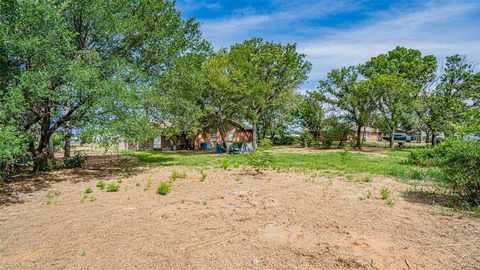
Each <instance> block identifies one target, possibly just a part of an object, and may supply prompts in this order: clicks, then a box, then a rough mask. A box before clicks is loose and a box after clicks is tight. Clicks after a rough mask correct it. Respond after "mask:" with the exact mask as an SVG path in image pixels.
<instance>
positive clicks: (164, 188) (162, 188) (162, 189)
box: [157, 182, 172, 195]
mask: <svg viewBox="0 0 480 270" xmlns="http://www.w3.org/2000/svg"><path fill="white" fill-rule="evenodd" d="M171 187H172V183H170V182H162V183H160V185H159V186H158V188H157V194H160V195H167V194H168V192H170V188H171Z"/></svg>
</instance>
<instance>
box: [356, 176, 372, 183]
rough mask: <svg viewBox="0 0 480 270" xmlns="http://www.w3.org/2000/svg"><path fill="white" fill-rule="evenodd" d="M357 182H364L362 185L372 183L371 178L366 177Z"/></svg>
mask: <svg viewBox="0 0 480 270" xmlns="http://www.w3.org/2000/svg"><path fill="white" fill-rule="evenodd" d="M359 181H360V182H364V183H370V182H372V181H373V178H372V177H371V176H369V175H367V176H364V177H362V178H360V180H359Z"/></svg>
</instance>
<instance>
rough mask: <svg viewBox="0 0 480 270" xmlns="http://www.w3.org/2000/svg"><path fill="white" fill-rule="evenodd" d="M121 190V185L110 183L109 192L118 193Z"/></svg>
mask: <svg viewBox="0 0 480 270" xmlns="http://www.w3.org/2000/svg"><path fill="white" fill-rule="evenodd" d="M119 190H120V185H119V184H116V183H110V184H108V185H107V189H106V191H107V192H117V191H119Z"/></svg>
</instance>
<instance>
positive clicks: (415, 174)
mask: <svg viewBox="0 0 480 270" xmlns="http://www.w3.org/2000/svg"><path fill="white" fill-rule="evenodd" d="M271 153H272V156H273V157H274V159H275V164H274V167H273V170H276V171H282V170H293V171H305V170H320V171H329V172H332V173H344V174H356V173H364V174H371V175H386V176H394V177H397V178H400V179H404V180H408V179H415V180H421V179H424V178H426V177H431V178H434V179H439V180H441V179H442V177H444V176H443V175H442V173H441V172H440V171H439V170H438V169H435V168H417V167H415V166H414V165H411V164H406V163H405V162H404V160H405V159H406V158H407V156H408V153H409V151H408V150H400V149H399V150H393V151H387V152H384V153H375V154H369V153H361V152H354V151H350V152H349V153H348V159H345V154H344V153H343V152H342V151H337V152H333V151H319V152H318V153H285V152H283V153H282V152H278V151H275V150H273V151H272V152H271ZM126 154H127V155H130V156H135V157H138V159H139V160H140V161H143V162H148V163H156V164H159V165H162V166H186V167H195V166H197V167H205V166H212V167H217V168H218V167H220V168H222V167H225V166H224V165H225V164H229V166H232V167H239V166H246V165H247V164H248V155H214V154H210V153H205V152H188V153H187V152H186V153H165V152H159V151H127V152H126Z"/></svg>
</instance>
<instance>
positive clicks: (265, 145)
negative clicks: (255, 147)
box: [259, 138, 273, 150]
mask: <svg viewBox="0 0 480 270" xmlns="http://www.w3.org/2000/svg"><path fill="white" fill-rule="evenodd" d="M272 147H273V143H272V141H271V140H270V139H268V138H264V139H262V140H260V143H259V148H260V149H262V150H269V149H272Z"/></svg>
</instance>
